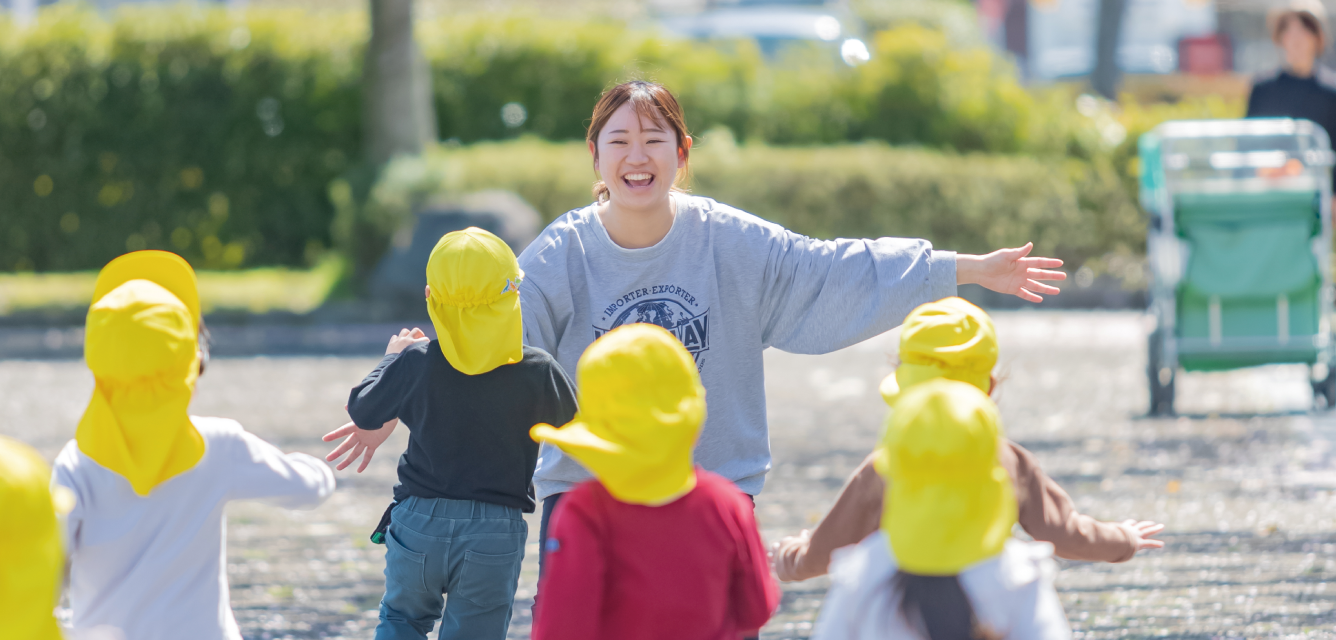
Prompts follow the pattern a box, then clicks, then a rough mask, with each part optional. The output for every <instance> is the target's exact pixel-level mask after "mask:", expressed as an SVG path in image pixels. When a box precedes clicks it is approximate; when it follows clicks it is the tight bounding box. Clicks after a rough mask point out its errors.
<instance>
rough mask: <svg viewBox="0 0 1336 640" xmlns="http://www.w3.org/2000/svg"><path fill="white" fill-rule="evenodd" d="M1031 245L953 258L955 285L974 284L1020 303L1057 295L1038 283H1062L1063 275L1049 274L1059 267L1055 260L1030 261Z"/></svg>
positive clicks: (1051, 289) (1058, 273) (1065, 276)
mask: <svg viewBox="0 0 1336 640" xmlns="http://www.w3.org/2000/svg"><path fill="white" fill-rule="evenodd" d="M1033 248H1034V245H1033V244H1032V243H1027V244H1026V245H1025V246H1023V247H1019V248H1016V249H998V250H997V251H994V252H992V253H990V254H987V255H982V256H973V255H966V254H963V253H962V254H956V283H957V284H977V285H982V286H983V287H985V288H987V289H992V290H993V291H997V292H998V293H1009V294H1011V295H1013V296H1016V297H1019V298H1020V299H1022V300H1028V301H1030V302H1042V301H1043V300H1044V298H1043V297H1042V296H1040V295H1039V294H1041V293H1043V294H1047V295H1057V294H1058V293H1060V291H1059V289H1058V288H1057V287H1052V286H1049V285H1046V284H1044V283H1043V282H1040V280H1066V279H1067V274H1065V273H1063V272H1061V271H1050V269H1054V268H1057V267H1061V266H1062V261H1061V260H1058V259H1056V258H1030V257H1027V256H1029V255H1030V250H1031V249H1033Z"/></svg>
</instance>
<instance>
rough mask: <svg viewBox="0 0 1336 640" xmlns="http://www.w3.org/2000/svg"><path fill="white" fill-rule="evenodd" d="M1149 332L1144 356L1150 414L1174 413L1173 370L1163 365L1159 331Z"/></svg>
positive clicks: (1165, 414)
mask: <svg viewBox="0 0 1336 640" xmlns="http://www.w3.org/2000/svg"><path fill="white" fill-rule="evenodd" d="M1161 331H1163V329H1158V328H1157V329H1156V330H1155V332H1154V333H1151V334H1150V341H1149V342H1150V344H1149V345H1148V347H1149V348H1148V353H1147V356H1148V357H1147V358H1146V379H1147V381H1148V382H1149V383H1150V411H1149V414H1150V415H1152V416H1171V415H1174V378H1175V377H1176V376H1175V375H1174V370H1173V369H1170V368H1167V367H1165V363H1164V357H1163V356H1164V354H1163V349H1162V344H1163V343H1162V341H1161V340H1160V335H1161V334H1160V332H1161Z"/></svg>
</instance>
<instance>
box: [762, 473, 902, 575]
mask: <svg viewBox="0 0 1336 640" xmlns="http://www.w3.org/2000/svg"><path fill="white" fill-rule="evenodd" d="M874 457H875V456H874V455H868V457H867V458H865V459H864V460H863V463H862V464H861V465H859V466H858V469H857V470H855V471H854V473H853V475H851V476H849V480H848V481H847V482H845V484H844V488H843V489H841V490H840V495H839V497H837V498H835V505H834V506H832V507H831V508H830V512H829V513H827V514H826V517H824V518H822V519H821V522H820V523H819V524H817V526H816V529H815V530H814V531H812V532H811V534H810V535H804V534H799V535H797V536H785V537H784V538H783V539H782V540H780V541H779V542H776V543H775V544H774V546H773V547H772V549H771V554H772V556H773V562H774V566H775V575H776V576H778V577H779V579H780V580H783V581H784V582H797V581H800V580H807V579H810V578H815V577H817V576H823V575H826V572H827V571H829V570H830V554H831V552H833V551H834V550H835V549H838V548H840V547H844V546H848V545H851V544H858V543H859V542H860V541H862V540H863V538H866V537H868V535H870V534H871V533H872V532H874V531H876V530H877V528H878V527H880V526H881V499H882V494H883V493H884V492H885V490H886V483H885V481H883V480H882V479H881V476H879V475H877V471H876V469H873V467H872V461H873V458H874Z"/></svg>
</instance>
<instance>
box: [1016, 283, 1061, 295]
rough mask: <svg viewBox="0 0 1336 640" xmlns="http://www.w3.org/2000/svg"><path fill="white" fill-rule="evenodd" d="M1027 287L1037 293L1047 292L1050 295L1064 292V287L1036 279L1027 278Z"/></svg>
mask: <svg viewBox="0 0 1336 640" xmlns="http://www.w3.org/2000/svg"><path fill="white" fill-rule="evenodd" d="M1025 288H1026V289H1028V290H1030V291H1033V292H1035V293H1046V294H1048V295H1050V296H1056V295H1058V294H1059V293H1062V289H1059V288H1057V287H1054V286H1052V285H1047V284H1044V283H1042V282H1038V281H1036V280H1026V281H1025Z"/></svg>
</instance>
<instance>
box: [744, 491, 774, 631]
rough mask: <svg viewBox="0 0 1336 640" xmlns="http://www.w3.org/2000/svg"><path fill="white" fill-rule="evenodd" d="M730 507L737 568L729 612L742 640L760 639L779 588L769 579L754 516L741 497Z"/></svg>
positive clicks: (768, 565)
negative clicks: (734, 525) (744, 639)
mask: <svg viewBox="0 0 1336 640" xmlns="http://www.w3.org/2000/svg"><path fill="white" fill-rule="evenodd" d="M737 498H738V499H737V501H736V504H734V505H733V513H734V514H735V517H736V520H737V525H738V534H739V535H740V536H741V538H742V539H741V540H738V541H737V542H738V558H737V566H736V568H735V569H734V572H733V589H732V601H733V603H732V604H733V606H732V609H733V612H734V614H735V615H736V616H737V624H738V628H739V629H741V630H742V631H743V636H744V637H748V638H750V637H755V636H758V635H760V629H761V627H763V626H765V623H766V621H767V620H769V619H770V614H772V613H774V611H775V609H777V608H778V607H779V585H778V584H776V583H775V581H774V579H773V578H771V577H770V563H769V562H767V561H766V554H765V543H764V542H762V541H761V532H760V531H758V530H757V528H756V516H754V515H752V508H751V505H750V504H745V505H744V504H743V498H742V495H741V494H740V493H739V494H738V496H737Z"/></svg>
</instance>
